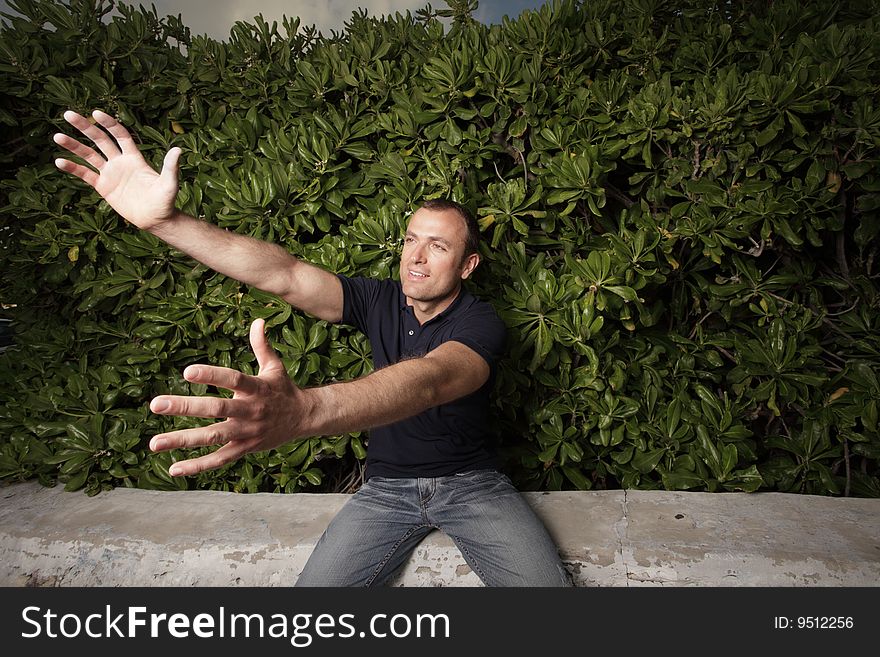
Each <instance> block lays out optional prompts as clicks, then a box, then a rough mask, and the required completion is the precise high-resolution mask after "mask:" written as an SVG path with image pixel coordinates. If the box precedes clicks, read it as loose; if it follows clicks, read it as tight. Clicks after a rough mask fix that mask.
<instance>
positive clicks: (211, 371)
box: [183, 365, 260, 394]
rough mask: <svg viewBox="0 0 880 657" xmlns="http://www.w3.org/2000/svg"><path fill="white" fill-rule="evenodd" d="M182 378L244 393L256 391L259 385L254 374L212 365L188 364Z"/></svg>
mask: <svg viewBox="0 0 880 657" xmlns="http://www.w3.org/2000/svg"><path fill="white" fill-rule="evenodd" d="M183 378H184V379H186V380H187V381H189V382H190V383H204V384H206V385H209V386H216V387H218V388H225V389H226V390H232V391H234V392H243V393H245V394H253V393H256V392H257V391H258V389H259V387H260V382H259V380H258V379H257V377H255V376H248V375H247V374H244V373H242V372H239V371H238V370H233V369H229V368H228V367H215V366H214V365H190V366H189V367H187V368H186V369H185V370H183Z"/></svg>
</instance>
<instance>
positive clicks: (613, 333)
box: [0, 0, 880, 497]
mask: <svg viewBox="0 0 880 657" xmlns="http://www.w3.org/2000/svg"><path fill="white" fill-rule="evenodd" d="M11 4H12V5H13V7H14V8H15V9H16V10H17V11H18V12H19V13H20V14H22V15H23V17H22V16H16V17H13V16H7V17H6V19H5V21H4V26H3V29H2V33H0V71H2V78H0V86H2V92H3V94H2V105H0V131H2V139H3V142H4V146H5V148H3V149H2V153H0V168H2V181H0V192H2V198H0V205H2V230H0V235H2V238H0V239H2V267H0V269H2V282H0V302H2V304H3V313H4V314H5V315H6V316H8V317H10V318H12V319H13V324H14V326H15V328H16V348H14V349H11V350H9V351H7V352H6V354H4V355H3V356H2V357H0V383H2V385H0V403H2V415H0V477H2V478H3V479H6V480H22V479H29V478H39V480H40V481H42V482H43V483H45V484H51V483H54V482H55V481H60V482H62V483H64V485H65V486H66V488H68V489H70V490H75V489H80V488H84V489H85V491H86V492H87V493H89V494H94V493H96V492H98V491H100V490H103V489H107V488H110V487H114V486H133V487H146V488H160V489H173V488H186V487H189V488H203V489H207V488H210V489H222V490H236V491H248V492H253V491H284V492H292V491H350V490H353V489H354V488H355V487H356V486H357V485H358V483H359V482H360V478H361V471H362V464H363V457H364V452H365V446H366V443H367V436H366V435H362V434H351V435H345V436H334V437H326V438H315V439H311V440H307V441H303V442H299V443H295V444H290V445H288V446H286V447H283V448H281V449H278V450H275V451H272V452H269V453H262V454H256V455H251V456H248V457H247V458H245V459H243V460H241V461H240V462H238V463H235V464H232V465H229V466H227V467H225V468H223V469H221V470H218V471H216V472H209V473H203V474H201V475H199V476H197V477H193V478H189V479H172V478H170V477H169V476H168V474H167V467H168V465H169V463H170V461H171V458H172V457H171V455H169V454H160V455H155V454H152V453H150V452H149V450H148V449H147V441H148V439H149V437H150V436H152V435H154V434H155V433H157V432H161V431H167V430H169V429H172V428H181V427H187V426H195V425H196V422H195V421H194V420H190V419H179V418H178V419H174V418H165V417H158V416H153V415H151V414H150V413H149V412H148V410H147V403H148V401H149V399H150V398H152V397H153V396H154V395H157V394H163V393H169V392H171V393H178V394H190V393H204V392H205V391H206V390H205V388H204V387H201V388H200V387H199V386H190V385H189V384H187V383H185V382H184V381H183V379H182V377H181V374H180V373H181V371H182V370H183V368H184V367H185V366H186V365H188V364H190V363H193V362H211V363H215V364H219V365H224V366H231V367H236V368H240V369H242V370H244V371H245V372H252V371H253V369H254V366H255V362H254V358H253V356H252V354H251V353H250V351H249V348H248V343H247V328H248V325H249V323H250V321H251V320H252V319H254V318H255V317H264V318H266V320H267V325H268V327H269V336H270V341H271V342H272V343H273V344H274V346H275V347H276V348H277V349H278V351H279V352H280V353H281V355H282V357H283V358H284V362H285V364H286V365H287V367H288V368H289V371H290V375H291V377H293V379H294V380H295V381H296V382H297V383H298V384H300V385H315V384H320V383H322V382H327V381H332V380H344V379H349V378H351V377H355V376H359V375H361V374H363V373H366V372H368V371H369V370H370V368H371V364H370V352H369V345H368V343H367V342H366V340H365V339H364V337H363V336H362V335H360V334H358V333H357V332H354V331H353V330H351V329H349V328H348V327H339V326H332V325H328V324H326V323H324V322H321V321H316V320H314V319H313V318H311V317H308V316H304V315H302V314H299V313H297V312H291V310H290V308H289V307H288V306H286V305H285V304H284V303H281V302H280V301H279V300H278V299H277V298H275V297H272V296H270V295H266V294H263V293H260V292H258V291H256V290H253V289H249V288H247V287H246V286H243V285H240V284H239V283H237V282H236V281H232V280H229V279H227V278H225V277H223V276H221V275H218V274H215V273H213V272H211V271H209V270H206V268H205V267H203V266H200V265H199V264H197V263H195V262H193V261H192V260H191V259H189V258H187V257H185V256H183V255H182V254H180V253H179V252H176V251H174V250H172V249H170V248H168V247H167V246H165V245H164V244H162V243H161V242H159V241H158V240H156V239H154V238H152V237H151V236H150V235H148V234H145V233H139V232H137V231H136V230H135V229H133V228H132V227H130V226H128V225H126V224H125V222H124V221H122V220H121V219H120V218H119V217H117V216H116V215H115V213H114V212H113V211H112V210H110V209H109V207H108V206H107V205H106V204H105V203H103V202H98V200H97V197H96V195H95V194H94V193H93V192H91V191H90V190H88V189H86V188H85V187H84V186H83V185H82V184H81V183H79V181H77V180H76V179H74V178H72V177H70V176H66V175H64V174H61V173H60V172H58V171H57V170H56V169H55V168H54V166H53V164H52V160H53V158H54V157H57V156H58V155H59V154H60V153H58V152H57V149H56V147H55V146H54V144H53V143H52V141H51V135H52V133H54V132H56V131H67V130H68V127H67V126H66V124H65V123H64V122H63V120H62V119H61V113H62V111H63V110H64V109H67V108H72V109H75V110H77V111H80V112H81V113H85V112H89V111H91V110H92V109H93V108H96V107H98V108H102V109H104V110H106V111H108V112H111V113H113V114H115V115H116V116H117V117H118V118H119V119H120V120H121V121H123V122H124V123H125V124H126V125H128V126H129V127H130V128H131V129H132V131H133V132H134V134H135V135H136V138H137V140H138V141H139V143H140V144H141V146H142V148H143V150H144V152H145V154H146V156H147V157H148V159H150V160H151V161H153V162H154V163H156V164H157V165H158V164H159V163H160V162H161V157H162V155H163V154H164V153H165V151H166V150H167V149H168V148H170V147H171V146H174V145H177V146H181V147H182V148H183V151H184V155H183V158H182V161H181V181H182V186H181V192H180V196H179V205H180V206H181V207H182V208H183V209H184V210H186V211H188V212H190V213H192V214H195V215H198V216H203V217H204V218H205V219H206V220H207V221H210V222H213V223H216V224H217V225H219V226H222V227H225V228H228V229H230V230H234V231H238V232H240V233H244V234H248V235H253V236H255V237H258V238H262V239H266V240H270V241H274V242H280V243H282V244H284V245H286V246H287V248H288V249H289V250H290V251H291V252H292V253H294V254H295V255H297V256H298V257H301V258H303V259H305V260H308V261H310V262H313V263H316V264H319V265H321V266H324V267H326V268H328V269H330V270H332V271H336V272H340V273H345V274H366V275H386V274H391V275H393V274H394V271H395V266H394V265H395V263H396V261H397V258H398V253H399V251H398V249H399V245H400V236H401V229H402V226H403V222H404V220H405V215H406V213H407V212H408V211H409V210H411V209H412V208H413V207H414V206H415V205H417V204H418V203H419V201H420V200H423V199H427V198H436V197H451V198H454V199H456V200H459V201H461V202H463V203H465V204H466V205H467V206H469V207H470V208H471V209H472V210H473V211H474V213H475V214H476V215H477V216H478V217H479V219H480V223H481V227H482V229H483V231H484V234H485V237H486V240H485V243H484V245H483V255H484V264H483V266H482V267H481V269H480V271H479V272H478V275H477V276H476V280H475V281H474V285H473V289H474V291H475V292H476V293H477V294H478V295H481V296H482V297H483V298H486V299H489V300H491V301H492V302H493V303H494V304H495V305H496V307H497V309H498V311H499V313H500V314H501V316H502V317H503V318H504V320H505V322H506V323H507V325H508V326H509V328H510V335H511V345H510V355H509V357H508V358H507V359H506V360H504V361H503V363H502V364H501V368H500V376H499V378H498V386H497V391H496V393H497V394H496V395H495V397H494V399H495V401H494V406H493V409H492V411H493V413H494V415H495V419H496V425H497V427H498V429H499V431H498V446H499V448H500V450H501V451H502V454H503V455H504V457H505V469H506V470H507V471H508V472H509V473H510V474H511V475H512V476H513V477H514V479H515V481H516V482H517V484H518V485H519V486H520V487H521V488H523V489H544V490H546V489H590V488H599V489H602V488H606V489H607V488H620V487H626V488H639V489H657V488H665V489H670V490H677V489H690V490H702V491H755V490H759V489H760V490H775V491H786V492H798V493H811V494H828V495H856V496H869V497H877V496H880V467H878V463H880V434H878V403H880V379H878V364H880V318H878V307H880V282H878V272H877V270H878V268H880V262H878V260H877V257H876V256H877V237H878V233H880V214H878V208H880V177H878V167H877V165H878V154H880V96H878V89H880V66H878V62H880V21H878V18H877V17H878V16H880V11H878V6H877V3H876V2H873V3H872V2H862V3H845V2H838V3H834V2H831V3H829V2H826V1H825V0H780V1H776V2H772V3H769V2H764V1H760V2H758V1H756V2H735V3H734V2H721V1H719V2H704V1H700V0H675V1H674V2H666V1H664V0H590V1H587V2H583V3H578V2H571V1H569V2H559V1H555V2H551V3H548V4H547V5H545V6H544V7H542V8H541V9H540V10H539V11H532V12H528V11H527V12H524V13H523V14H522V15H521V16H519V17H518V18H517V19H516V20H505V21H504V22H503V24H501V25H492V26H486V25H481V24H479V23H476V22H475V21H473V20H472V19H471V17H470V12H471V11H473V9H474V5H475V4H476V3H474V2H467V1H463V2H462V1H459V2H451V3H450V4H449V7H450V8H449V9H444V10H442V11H439V12H438V11H435V10H433V9H431V8H430V6H428V7H426V8H425V9H423V10H421V11H419V12H416V14H415V15H412V14H409V13H408V14H407V15H401V14H396V15H394V16H388V17H384V18H374V17H371V16H368V15H366V14H365V13H363V12H355V13H353V14H352V16H351V18H350V19H349V20H348V21H347V22H346V24H345V28H344V30H342V31H341V32H339V33H335V32H334V33H331V34H330V36H326V35H321V34H319V33H317V32H316V31H315V29H314V28H312V27H304V26H302V25H301V24H300V22H299V21H298V20H296V19H289V20H288V19H286V20H284V21H283V24H282V25H281V26H279V25H277V24H275V23H273V24H271V25H269V24H267V23H266V22H265V21H264V20H263V19H262V18H261V17H256V18H254V20H253V22H250V23H245V22H239V23H236V24H235V25H234V26H233V27H232V29H231V32H230V36H229V39H228V40H225V41H222V42H220V41H216V40H213V39H209V38H206V37H193V36H191V33H190V31H189V29H188V28H186V27H185V26H184V25H183V24H182V23H181V21H180V20H179V18H174V17H165V18H162V17H159V16H157V15H156V14H155V13H151V12H149V11H147V10H144V9H138V10H135V9H132V8H130V7H127V6H125V5H121V4H120V5H117V9H118V14H117V15H115V16H113V17H111V16H110V15H109V10H110V8H111V7H112V4H111V3H110V2H106V1H102V0H72V1H71V2H70V4H69V6H68V5H66V4H61V3H56V2H48V1H46V0H17V1H16V2H12V3H11ZM102 17H103V19H102ZM438 17H439V18H443V17H448V18H452V19H453V20H452V21H450V22H449V26H450V27H448V28H445V27H444V23H443V22H441V21H440V20H438ZM176 456H177V457H180V456H182V455H181V454H178V455H176Z"/></svg>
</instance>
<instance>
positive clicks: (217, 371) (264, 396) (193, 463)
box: [150, 319, 310, 476]
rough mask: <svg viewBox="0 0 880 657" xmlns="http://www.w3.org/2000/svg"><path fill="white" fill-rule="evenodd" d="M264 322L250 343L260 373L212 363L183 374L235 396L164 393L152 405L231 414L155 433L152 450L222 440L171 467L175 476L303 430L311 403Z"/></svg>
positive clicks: (165, 411) (187, 412) (171, 411)
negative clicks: (275, 347)
mask: <svg viewBox="0 0 880 657" xmlns="http://www.w3.org/2000/svg"><path fill="white" fill-rule="evenodd" d="M263 326H264V322H263V320H261V319H258V320H256V321H254V322H253V324H251V332H250V342H251V348H252V349H253V352H254V355H255V356H256V357H257V364H258V365H259V373H258V374H257V375H256V376H250V375H247V374H243V373H242V372H239V371H237V370H233V369H228V368H225V367H213V366H210V365H190V366H189V367H187V368H186V369H185V370H184V371H183V376H184V378H185V379H186V380H187V381H190V382H191V383H205V384H208V385H213V386H217V387H218V388H225V389H227V390H232V391H233V393H234V394H233V396H232V398H231V399H228V398H221V397H185V396H179V395H162V396H159V397H156V398H154V399H153V401H152V402H150V410H152V411H153V412H154V413H158V414H160V415H183V416H190V417H213V418H226V419H225V420H224V421H223V422H218V423H215V424H211V425H208V426H205V427H199V428H196V429H182V430H180V431H173V432H171V433H164V434H160V435H157V436H154V437H153V439H152V440H151V441H150V449H152V450H153V451H154V452H161V451H165V450H169V449H180V448H194V447H203V446H205V445H222V447H220V449H218V450H216V451H214V452H212V453H211V454H207V455H205V456H200V457H198V458H193V459H188V460H186V461H179V462H177V463H175V464H174V465H172V466H171V468H170V469H169V473H170V474H171V475H172V476H183V475H193V474H197V473H199V472H202V471H203V470H213V469H215V468H219V467H221V466H223V465H226V464H227V463H230V462H232V461H235V460H237V459H239V458H241V457H242V456H244V455H245V454H249V453H251V452H261V451H264V450H267V449H272V448H274V447H278V446H279V445H282V444H284V443H286V442H288V441H289V440H291V439H292V438H294V437H297V436H299V435H301V431H300V430H301V428H302V426H303V425H304V419H305V418H306V417H307V416H308V412H309V410H310V409H309V405H308V403H307V401H306V395H305V393H304V392H303V391H302V390H300V389H299V388H298V387H296V385H294V383H293V382H292V381H291V380H290V377H289V376H288V375H287V371H286V370H285V369H284V364H283V363H282V362H281V359H280V358H279V357H278V355H277V354H276V353H275V351H274V350H273V349H272V347H271V346H270V345H269V342H268V341H267V339H266V336H265V334H264V332H263Z"/></svg>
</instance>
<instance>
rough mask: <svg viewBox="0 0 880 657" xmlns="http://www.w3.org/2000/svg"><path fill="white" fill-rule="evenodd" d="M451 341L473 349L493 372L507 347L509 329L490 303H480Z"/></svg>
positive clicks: (468, 315)
mask: <svg viewBox="0 0 880 657" xmlns="http://www.w3.org/2000/svg"><path fill="white" fill-rule="evenodd" d="M451 339H452V340H454V341H455V342H460V343H462V344H463V345H465V346H466V347H469V348H471V349H473V350H474V351H475V352H477V353H478V354H479V355H480V356H482V358H483V359H484V360H485V361H486V362H487V363H488V364H489V368H490V369H491V370H492V372H493V373H494V372H495V368H496V366H497V364H498V361H499V360H501V358H502V357H503V356H504V353H505V350H506V347H507V327H506V326H505V325H504V322H502V321H501V318H500V317H498V314H497V313H496V312H495V310H494V309H493V308H492V306H491V305H489V304H488V303H478V304H476V305H475V307H474V308H472V309H471V310H470V312H468V314H467V320H466V321H464V322H461V323H460V324H459V326H458V327H456V330H455V332H454V334H453V335H452V336H451Z"/></svg>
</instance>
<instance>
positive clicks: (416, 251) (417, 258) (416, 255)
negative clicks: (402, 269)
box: [409, 245, 425, 262]
mask: <svg viewBox="0 0 880 657" xmlns="http://www.w3.org/2000/svg"><path fill="white" fill-rule="evenodd" d="M409 259H410V260H411V261H412V262H424V261H425V249H424V247H422V246H420V245H417V246H414V247H413V248H412V251H411V252H410V254H409Z"/></svg>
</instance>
